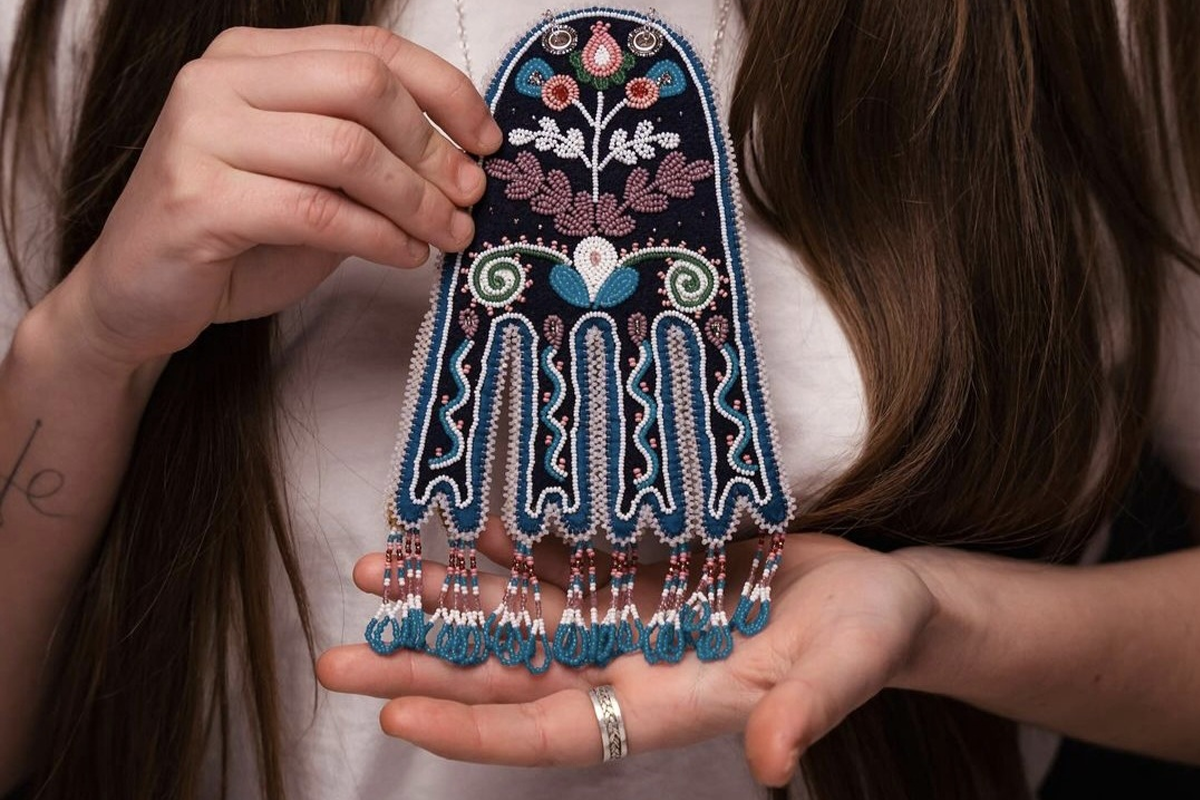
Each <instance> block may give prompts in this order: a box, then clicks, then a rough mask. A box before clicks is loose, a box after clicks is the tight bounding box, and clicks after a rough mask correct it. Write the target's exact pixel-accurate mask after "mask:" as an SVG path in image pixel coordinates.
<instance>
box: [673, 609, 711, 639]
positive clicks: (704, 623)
mask: <svg viewBox="0 0 1200 800" xmlns="http://www.w3.org/2000/svg"><path fill="white" fill-rule="evenodd" d="M711 619H712V606H711V605H709V604H708V601H707V600H706V601H704V602H703V603H701V604H700V607H699V608H698V609H697V608H695V607H694V606H684V607H683V608H681V609H679V626H680V627H681V628H683V630H684V633H687V634H688V635H689V637H690V638H695V635H696V634H699V633H700V632H701V631H703V630H704V629H705V628H706V627H708V623H709V620H711Z"/></svg>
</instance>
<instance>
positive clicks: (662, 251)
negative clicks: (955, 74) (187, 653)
mask: <svg viewBox="0 0 1200 800" xmlns="http://www.w3.org/2000/svg"><path fill="white" fill-rule="evenodd" d="M487 102H488V104H489V106H490V108H491V110H492V112H493V114H494V115H495V117H496V120H497V122H498V123H499V124H500V127H501V129H502V130H504V132H505V141H504V145H503V146H502V147H501V149H500V151H499V152H497V153H496V154H495V155H493V156H491V157H489V158H487V159H485V160H484V161H483V167H484V169H485V171H486V172H487V173H488V175H489V176H490V179H489V181H488V187H487V190H486V193H485V195H484V197H483V199H482V200H481V201H480V202H479V203H478V204H477V205H476V206H475V208H474V209H473V212H472V213H473V215H474V218H475V222H476V237H475V240H474V241H473V242H472V244H471V246H470V247H468V248H467V250H466V251H465V252H464V253H458V254H450V255H447V256H446V257H445V259H444V260H443V262H442V267H441V279H440V281H439V285H438V288H437V291H436V294H435V298H434V302H433V306H432V308H431V310H430V312H429V314H428V316H427V317H426V319H425V322H424V325H423V327H422V330H421V334H420V336H419V337H418V342H417V350H416V353H415V355H414V360H413V368H412V370H411V376H412V377H411V379H410V386H409V392H408V396H407V399H406V402H405V405H404V409H403V419H402V421H401V425H400V434H399V439H398V443H397V449H396V458H395V463H394V465H393V476H392V477H393V483H392V485H393V487H394V491H393V494H392V496H391V497H390V498H389V503H388V509H387V516H388V522H389V527H390V534H389V536H388V541H387V549H386V558H387V562H386V567H385V576H384V599H383V603H382V605H381V606H380V609H379V611H378V613H377V614H376V615H375V617H374V618H373V619H372V620H371V621H370V622H369V624H368V626H367V631H366V637H367V641H368V642H370V644H371V645H372V647H374V649H375V650H376V651H378V652H380V653H389V652H393V651H395V650H397V649H399V648H407V649H411V650H429V651H432V652H433V653H435V654H437V655H438V656H441V657H442V658H444V659H447V660H449V661H452V662H454V663H457V664H464V665H466V664H477V663H480V662H482V661H483V660H485V659H487V658H489V657H495V658H497V659H499V660H500V661H501V662H503V663H505V664H523V665H525V666H526V667H528V668H529V669H530V670H532V671H534V672H540V671H543V670H545V669H547V668H548V667H549V666H550V664H551V663H552V662H554V661H558V662H560V663H563V664H566V665H571V666H582V665H586V664H600V665H603V664H607V663H608V662H609V661H611V660H612V659H613V658H615V657H616V656H618V655H620V654H623V653H629V652H632V651H635V650H640V651H641V652H642V653H643V655H644V656H645V657H646V658H647V659H648V660H650V661H651V662H675V661H679V660H680V659H681V658H683V656H684V654H685V653H686V652H687V651H688V650H692V651H694V652H695V653H696V654H697V656H698V657H699V658H701V659H705V660H712V659H719V658H723V657H725V656H727V655H728V654H729V653H730V652H731V650H732V648H733V646H734V638H733V633H734V632H735V631H736V632H740V633H743V634H753V633H755V632H757V631H758V630H760V629H761V628H762V626H763V625H764V624H765V623H766V621H767V619H768V615H769V609H770V583H771V578H772V576H773V575H774V573H775V571H776V570H777V568H778V566H779V561H780V558H781V556H782V548H783V542H784V529H785V526H786V524H787V522H788V521H789V519H790V518H791V516H792V513H793V503H792V500H791V498H790V496H789V494H788V492H787V491H786V487H787V482H786V480H785V478H784V476H783V472H782V469H781V468H780V465H779V462H778V459H777V457H776V450H777V447H776V441H775V434H774V430H773V426H772V424H771V420H770V417H769V414H768V408H767V406H768V398H767V392H766V389H765V386H764V383H763V378H762V374H761V368H760V364H759V359H758V355H757V350H758V347H757V343H756V340H755V333H754V327H753V324H752V319H753V315H752V306H751V298H750V291H749V286H748V285H747V283H746V280H745V276H744V270H743V264H742V225H741V207H740V200H739V198H738V195H737V181H736V172H735V169H736V168H735V166H734V163H733V160H732V156H731V149H730V146H729V142H728V136H727V134H726V132H725V129H724V126H723V124H722V122H721V121H720V119H719V117H718V115H717V110H716V103H715V102H714V99H713V92H712V90H711V87H710V86H709V83H708V79H707V77H706V76H705V74H704V70H703V67H702V66H701V64H700V62H699V59H697V57H696V54H695V52H694V51H693V49H692V48H691V46H690V45H689V44H688V43H687V42H686V41H685V40H684V39H683V38H682V37H680V36H679V35H678V34H676V33H675V32H674V31H672V30H671V29H670V28H668V27H667V26H665V25H664V24H662V23H661V22H660V21H658V20H656V19H651V18H647V17H645V16H642V15H640V14H637V13H633V12H629V11H619V10H615V9H602V8H593V9H587V10H584V11H576V12H571V13H567V14H562V15H559V16H558V17H556V18H553V19H550V20H546V21H543V22H542V23H541V24H539V25H538V26H536V27H535V28H533V29H532V30H531V31H530V32H529V33H528V34H527V35H526V36H524V37H523V38H522V39H521V40H520V41H519V43H518V44H517V45H516V46H515V47H513V48H512V50H511V51H510V52H509V53H508V55H507V56H506V58H505V59H504V61H503V63H502V65H501V67H500V69H499V70H498V72H497V74H496V76H495V78H494V79H493V81H492V83H491V87H490V89H489V91H488V93H487ZM502 407H506V408H507V412H505V413H506V414H507V422H508V425H509V429H510V432H511V436H510V439H509V441H508V443H507V452H506V453H505V455H506V458H505V459H504V461H505V462H506V463H507V464H508V465H509V466H508V475H507V478H508V481H507V486H506V490H507V491H506V501H505V506H504V508H503V509H502V510H501V515H502V518H503V519H504V521H505V523H506V526H507V529H508V531H509V533H510V535H511V536H512V538H513V544H514V557H513V564H512V569H511V573H510V577H509V581H508V585H507V591H506V593H505V595H504V598H503V599H502V600H501V601H500V602H499V604H498V605H497V606H496V607H494V608H491V607H488V608H485V607H484V606H483V604H482V601H481V599H480V592H479V578H478V565H477V561H476V552H475V542H476V539H477V537H478V536H479V534H480V531H481V530H482V528H483V525H484V522H485V519H486V515H487V512H488V508H487V498H488V489H489V478H490V476H491V473H492V471H493V465H494V463H496V461H495V460H494V459H493V456H494V455H495V448H496V447H497V442H496V436H495V433H494V431H495V430H496V427H497V424H498V422H499V420H500V414H501V413H502V410H501V409H502ZM435 511H436V512H437V513H438V515H439V516H440V517H441V519H442V522H443V523H444V527H445V528H446V530H447V535H448V539H449V542H448V543H449V558H448V564H447V572H446V577H445V579H444V581H443V583H442V587H441V592H440V600H439V601H438V604H437V607H436V609H435V610H434V611H433V613H432V614H427V613H426V612H425V611H424V609H423V607H422V601H421V597H422V583H423V575H422V557H421V537H420V533H419V530H420V528H421V527H422V525H423V523H425V522H426V520H427V519H428V518H429V517H430V515H431V514H432V513H434V512H435ZM746 517H749V518H750V520H751V521H752V522H753V524H754V525H755V526H756V529H757V531H758V536H759V541H758V551H757V556H756V558H755V560H754V563H753V567H752V569H751V572H750V575H749V576H748V577H747V578H746V580H745V583H744V585H743V588H742V592H741V596H740V597H739V598H738V602H737V604H736V607H735V609H734V610H733V612H732V613H731V614H730V613H728V612H727V607H726V598H725V589H726V580H727V575H726V569H725V566H726V557H725V547H726V544H727V543H728V542H729V541H730V540H731V539H732V538H733V537H734V535H735V533H736V531H737V530H738V526H739V523H740V522H742V521H743V519H744V518H746ZM647 533H652V534H653V535H655V536H657V537H658V538H659V539H660V540H661V541H662V542H663V543H664V544H665V545H666V546H667V548H668V551H669V560H668V562H667V566H668V570H667V575H666V578H665V581H664V585H663V586H662V591H661V595H660V599H659V603H658V607H657V608H656V609H654V610H653V613H652V614H651V615H650V616H649V617H648V619H645V620H644V619H643V618H642V615H641V612H640V610H639V609H638V608H637V606H636V604H635V602H634V586H635V584H636V581H637V572H638V558H639V555H638V550H639V547H638V539H639V536H640V535H642V534H647ZM548 535H556V536H560V537H561V538H562V539H563V540H564V541H565V542H566V543H567V544H568V545H569V547H570V550H571V559H570V573H569V575H568V576H566V577H567V579H568V580H567V605H566V610H565V611H564V613H563V615H562V618H561V619H559V620H558V624H557V626H555V627H554V631H555V633H554V635H553V637H551V636H550V634H549V627H548V625H547V621H546V620H545V619H544V618H543V615H542V608H541V591H540V587H539V585H538V582H537V578H536V575H535V571H534V563H533V550H534V544H535V543H536V542H538V541H539V540H540V539H542V538H543V537H545V536H548ZM601 541H606V543H607V549H610V550H611V552H612V567H611V571H610V574H609V576H608V581H607V586H605V587H604V588H603V589H601V588H600V586H601V576H598V575H597V570H596V549H595V548H596V546H597V544H598V543H599V542H601ZM693 561H699V562H701V563H699V564H693ZM696 569H698V570H699V572H700V575H699V579H698V583H697V586H696V587H695V588H689V587H690V584H689V577H690V576H691V575H692V574H693V572H694V571H695V570H696Z"/></svg>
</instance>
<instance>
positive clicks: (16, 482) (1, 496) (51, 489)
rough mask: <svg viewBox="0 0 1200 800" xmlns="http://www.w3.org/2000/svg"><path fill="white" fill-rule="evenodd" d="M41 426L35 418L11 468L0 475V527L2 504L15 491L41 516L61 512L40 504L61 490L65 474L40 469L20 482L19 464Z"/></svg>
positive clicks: (0, 524) (2, 524) (2, 515)
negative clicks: (5, 473) (6, 472)
mask: <svg viewBox="0 0 1200 800" xmlns="http://www.w3.org/2000/svg"><path fill="white" fill-rule="evenodd" d="M41 428H42V421H41V420H40V419H39V420H35V421H34V423H33V430H32V431H30V432H29V437H28V438H27V439H26V440H25V446H24V447H22V448H21V452H20V454H18V455H17V460H16V461H15V462H14V463H13V465H12V468H11V469H10V470H9V472H8V474H7V475H0V527H3V526H4V504H5V503H6V502H7V501H8V496H9V494H10V493H14V492H15V493H16V494H20V495H23V496H24V497H25V502H26V503H28V505H29V507H30V508H32V509H33V510H34V511H35V512H37V513H38V514H41V515H42V516H43V517H61V516H64V515H63V514H59V513H56V512H54V511H52V510H50V509H47V508H46V507H45V506H43V505H42V503H43V501H45V500H49V499H50V498H52V497H54V496H55V495H56V494H58V493H59V491H61V490H62V488H63V485H64V484H65V483H66V481H67V478H66V476H65V475H64V474H63V473H62V472H60V471H59V470H56V469H51V468H47V469H41V470H38V471H37V472H35V473H33V474H32V475H30V476H29V480H27V481H25V482H22V478H21V474H20V473H21V464H22V463H24V461H25V459H26V458H27V457H28V456H29V451H30V449H31V448H32V447H33V440H34V439H35V438H36V437H37V435H38V431H40V430H41Z"/></svg>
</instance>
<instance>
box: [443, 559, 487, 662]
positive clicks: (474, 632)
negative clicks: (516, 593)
mask: <svg viewBox="0 0 1200 800" xmlns="http://www.w3.org/2000/svg"><path fill="white" fill-rule="evenodd" d="M447 561H448V563H447V564H446V580H445V581H443V582H442V591H441V595H440V596H439V597H438V608H437V611H436V612H434V615H433V622H435V623H436V622H441V623H442V629H441V630H440V631H438V635H437V641H436V643H435V645H434V649H433V651H434V653H435V654H437V655H438V656H439V657H440V658H443V659H445V660H446V661H449V662H451V663H453V664H458V665H460V666H472V665H475V664H482V663H483V661H484V660H485V659H487V656H488V640H487V632H486V631H485V629H484V618H483V608H482V606H481V605H480V600H479V564H478V560H477V558H476V555H475V541H474V539H471V540H467V539H453V540H451V543H450V555H449V558H448V560H447ZM447 599H449V601H450V602H449V605H447V602H446V601H447Z"/></svg>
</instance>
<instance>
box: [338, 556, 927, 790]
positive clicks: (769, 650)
mask: <svg viewBox="0 0 1200 800" xmlns="http://www.w3.org/2000/svg"><path fill="white" fill-rule="evenodd" d="M790 539H791V540H790V541H789V543H788V551H787V554H786V556H785V558H784V566H783V568H782V569H781V570H780V572H779V573H778V574H777V575H776V577H775V582H774V584H773V589H772V608H771V623H770V624H769V625H768V626H767V627H766V628H765V630H764V631H763V632H762V633H760V634H758V635H757V636H755V637H752V638H740V637H739V638H737V639H736V641H735V644H734V649H733V653H732V654H731V655H730V656H729V658H728V659H726V660H724V661H718V662H709V663H702V662H700V661H699V660H698V659H696V658H694V657H688V658H685V659H684V660H683V661H682V662H681V663H679V664H677V665H673V666H666V665H651V664H648V663H646V661H645V660H644V659H642V658H640V657H638V656H636V655H633V656H627V657H623V658H619V659H617V660H616V661H614V662H613V663H612V664H610V665H609V666H608V667H605V668H603V669H601V668H596V667H592V668H585V669H581V670H577V669H571V668H568V667H562V666H560V665H555V666H554V667H552V668H551V670H550V671H549V672H547V673H546V674H545V675H540V676H535V675H530V674H529V673H527V672H526V671H525V670H523V669H518V668H510V667H503V666H501V665H499V664H496V663H494V662H489V663H488V664H485V665H483V666H481V667H478V668H476V669H474V670H472V671H470V672H463V671H462V670H461V668H458V667H453V666H449V665H445V664H442V663H441V662H439V661H437V660H436V659H433V658H430V657H427V656H420V655H409V654H406V655H401V656H399V657H398V658H397V657H393V658H388V659H381V658H378V657H376V656H374V654H373V653H371V652H370V651H369V650H368V649H366V648H365V646H363V645H356V646H349V647H344V648H337V649H335V650H333V651H331V652H330V653H328V654H326V656H325V657H324V658H323V659H322V663H321V665H320V673H321V678H322V681H323V682H324V683H325V684H326V685H327V686H329V687H330V688H332V689H336V690H340V691H355V692H362V693H368V694H375V695H378V696H381V697H388V698H397V699H395V700H393V702H392V703H390V704H389V705H388V707H387V708H385V710H384V714H383V724H384V728H385V730H387V731H388V732H389V733H392V734H393V735H397V736H400V737H402V738H406V739H409V740H411V741H413V742H415V743H417V744H419V745H420V746H422V747H425V748H426V749H429V750H431V751H433V752H436V753H439V754H441V755H445V756H448V757H451V758H458V759H463V760H471V761H480V762H495V763H510V764H586V763H592V762H595V761H597V760H599V757H600V747H599V744H600V738H599V736H598V735H597V733H596V730H595V727H594V725H592V726H589V725H586V724H583V725H581V724H580V720H586V719H588V718H589V717H590V716H591V714H592V712H591V703H590V700H589V699H588V697H587V690H588V689H589V688H591V687H593V686H597V685H601V684H611V685H612V686H613V687H614V689H615V690H616V693H617V695H618V697H619V699H620V704H621V708H622V712H623V715H624V718H625V723H626V728H627V730H628V734H629V742H630V748H631V750H632V751H633V752H645V751H648V750H656V749H660V748H667V747H679V746H683V745H686V744H691V743H693V742H696V741H700V740H702V739H707V738H711V737H713V736H717V735H721V734H724V733H730V732H734V731H741V730H746V733H747V752H748V753H749V755H750V756H751V762H752V766H756V765H755V764H754V762H755V759H756V758H759V757H763V756H771V753H772V748H775V745H776V743H775V740H776V739H779V738H780V736H781V735H782V734H785V733H788V732H787V731H786V730H781V728H789V727H790V728H795V727H796V726H801V727H802V728H803V731H802V734H801V738H802V739H805V740H806V742H805V743H806V744H807V743H811V741H813V740H815V739H816V738H819V737H820V736H821V735H823V734H824V733H826V732H827V731H828V730H829V729H830V728H831V727H833V726H834V725H836V724H837V723H838V722H840V721H841V719H842V718H843V717H844V716H845V715H846V714H848V713H849V712H850V711H852V710H853V709H854V708H856V707H857V706H858V705H860V704H861V703H863V702H865V701H866V700H867V699H869V698H870V697H871V696H872V695H874V694H875V693H876V692H877V691H879V690H880V689H881V688H883V687H884V686H885V685H887V683H888V681H889V680H890V679H891V678H892V677H893V676H894V675H895V674H896V671H897V670H898V669H899V668H900V666H902V664H903V663H904V661H905V659H906V658H907V657H908V655H909V653H910V651H911V650H912V647H913V643H914V641H915V640H916V638H917V636H918V634H919V633H920V632H921V630H922V629H923V628H924V626H925V624H926V622H927V621H928V619H929V618H930V616H931V614H932V611H933V599H932V596H931V594H930V592H929V590H928V589H927V588H926V586H925V584H924V583H923V582H922V581H921V579H920V578H919V577H918V576H917V575H916V573H914V572H913V571H912V570H910V569H909V568H908V567H907V566H905V565H904V563H903V562H902V561H900V560H899V559H896V558H894V557H891V556H886V555H882V554H879V553H874V552H872V551H868V550H864V549H862V548H859V547H857V546H855V545H853V544H850V543H848V542H845V541H843V540H841V539H836V538H833V537H828V536H818V535H797V536H792V537H790ZM481 546H482V547H483V548H484V550H485V552H487V551H488V550H489V549H491V548H495V547H497V546H499V545H497V543H496V541H495V537H488V536H485V537H484V541H483V542H482V543H481ZM750 556H751V545H748V544H745V545H734V546H733V547H731V548H730V560H731V566H732V568H733V571H734V572H735V574H736V573H737V572H738V567H739V566H740V567H741V568H742V569H743V570H744V564H743V563H741V562H747V561H748V560H749V558H750ZM549 560H551V561H552V562H553V561H554V559H549ZM378 566H379V565H378V563H377V562H375V561H374V560H373V559H364V562H363V563H361V564H360V568H359V569H356V578H357V579H358V580H359V583H360V585H364V588H368V587H369V586H370V583H371V582H373V581H375V579H374V578H372V577H370V576H371V574H378V569H377V568H378ZM655 572H656V570H655V569H654V568H646V569H644V570H643V571H642V572H641V573H640V574H639V583H640V584H641V585H640V592H639V596H638V598H637V601H638V604H639V608H640V609H641V610H642V612H643V614H644V613H645V612H646V611H647V609H653V608H654V605H655V604H656V603H657V600H658V591H657V589H656V588H655V585H656V584H657V585H659V586H661V580H660V577H659V576H658V575H655ZM434 575H435V576H436V572H435V573H434ZM485 588H486V589H489V590H490V591H491V593H492V594H493V595H494V596H485V598H484V599H485V603H487V602H490V601H492V600H496V599H498V596H499V592H500V591H502V586H500V585H492V586H487V587H485ZM487 594H488V593H487V592H486V591H485V595H487ZM565 599H566V598H565V594H564V592H563V590H562V587H561V585H555V584H554V583H553V582H552V581H551V580H550V579H548V578H543V600H544V603H545V607H546V616H547V619H548V620H554V619H556V618H557V615H558V614H559V613H561V609H562V607H563V604H564V603H565ZM768 694H770V695H771V697H770V698H767V696H768ZM401 695H403V696H401ZM764 698H767V701H766V702H763V701H764ZM681 718H682V719H688V720H690V721H691V723H690V724H688V725H678V724H673V723H672V720H679V719H681ZM463 731H476V732H477V733H478V735H475V736H463ZM785 738H786V737H785ZM792 738H795V737H794V736H793V737H792ZM788 749H790V746H789V747H788V748H786V749H785V751H784V753H785V755H786V754H787V750H788ZM766 760H767V761H768V762H771V761H772V758H770V757H768V758H767V759H766ZM772 763H773V762H772ZM774 769H776V768H775V767H774V766H772V765H771V764H767V765H766V766H765V767H764V766H762V765H758V766H756V771H758V772H760V773H761V774H760V775H759V777H760V778H763V779H764V780H769V779H771V778H772V770H774Z"/></svg>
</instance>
